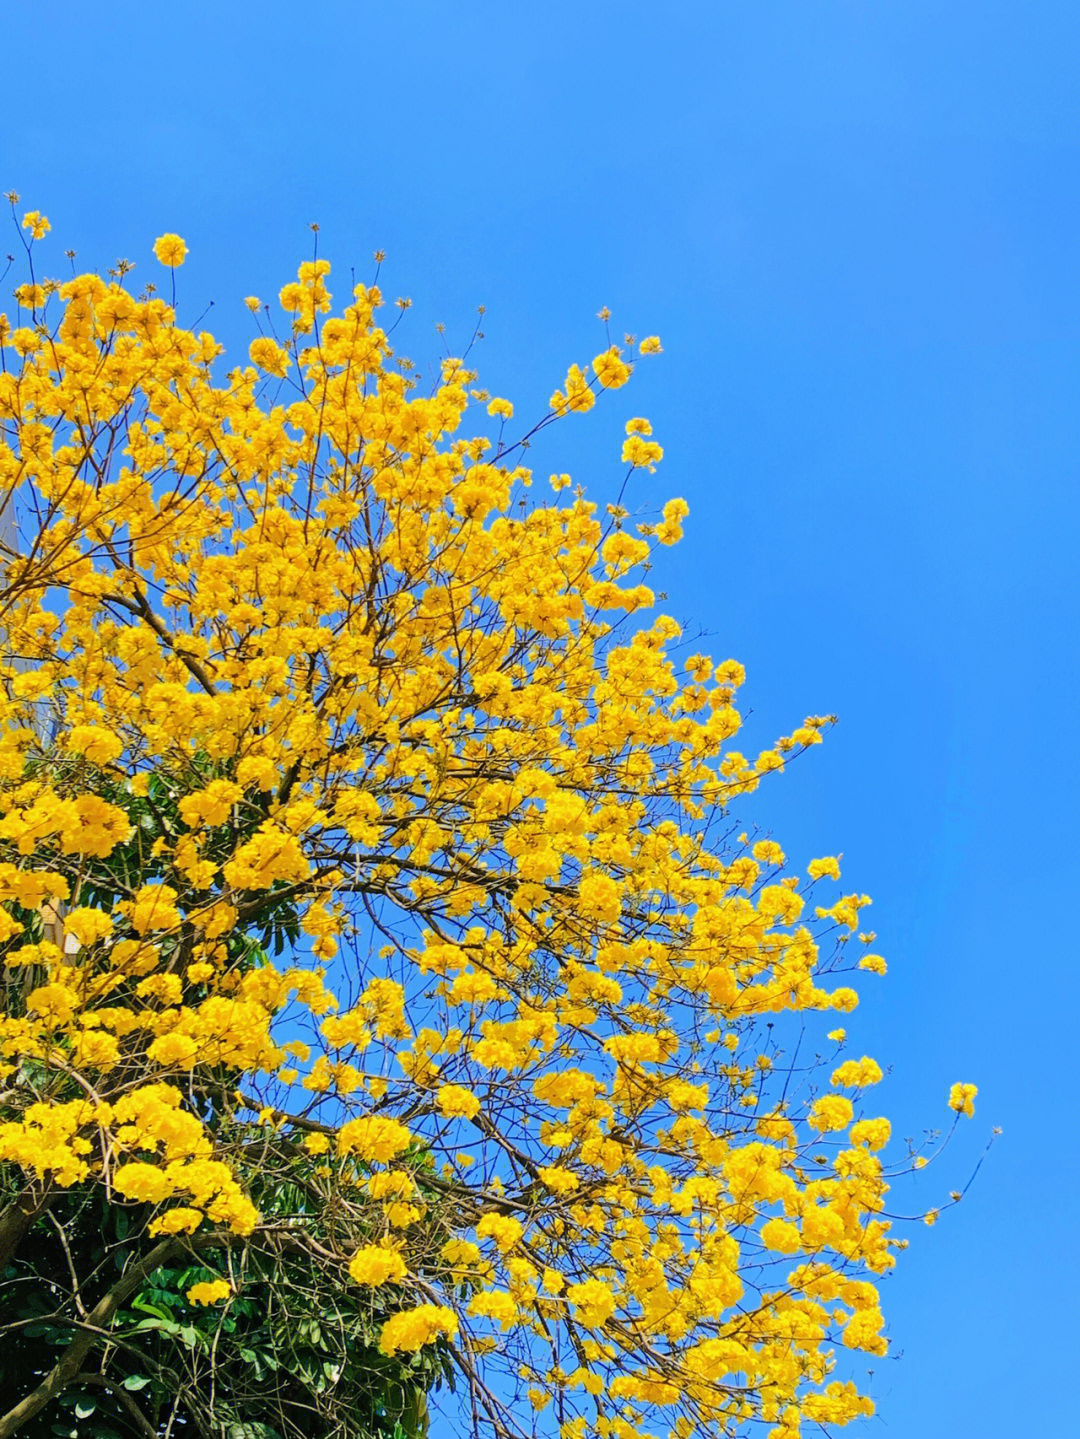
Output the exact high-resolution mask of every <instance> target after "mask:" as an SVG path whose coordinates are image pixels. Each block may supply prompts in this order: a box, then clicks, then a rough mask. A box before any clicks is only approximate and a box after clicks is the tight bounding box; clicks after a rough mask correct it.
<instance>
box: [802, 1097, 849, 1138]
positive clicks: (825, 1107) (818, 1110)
mask: <svg viewBox="0 0 1080 1439" xmlns="http://www.w3.org/2000/svg"><path fill="white" fill-rule="evenodd" d="M854 1112H855V1111H854V1109H853V1107H852V1103H851V1100H850V1099H848V1098H847V1097H846V1096H845V1095H843V1094H823V1095H822V1096H821V1098H820V1099H819V1100H818V1101H817V1103H816V1104H815V1105H814V1107H813V1109H811V1111H810V1116H809V1118H808V1120H807V1123H808V1124H809V1125H810V1127H811V1129H816V1130H818V1131H819V1133H822V1134H824V1133H826V1132H827V1131H828V1130H830V1129H846V1128H847V1126H848V1125H849V1124H850V1123H851V1120H852V1116H853V1115H854Z"/></svg>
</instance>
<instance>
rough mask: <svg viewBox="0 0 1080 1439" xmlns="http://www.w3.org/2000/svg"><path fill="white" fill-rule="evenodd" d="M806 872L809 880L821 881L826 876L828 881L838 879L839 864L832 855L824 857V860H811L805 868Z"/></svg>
mask: <svg viewBox="0 0 1080 1439" xmlns="http://www.w3.org/2000/svg"><path fill="white" fill-rule="evenodd" d="M806 872H807V874H808V875H809V876H810V878H811V879H822V878H824V876H826V875H828V877H829V879H839V878H840V864H839V861H838V860H837V859H836V858H835V856H834V855H831V854H830V855H826V856H825V858H824V859H812V860H811V861H810V863H809V864H808V865H807V867H806Z"/></svg>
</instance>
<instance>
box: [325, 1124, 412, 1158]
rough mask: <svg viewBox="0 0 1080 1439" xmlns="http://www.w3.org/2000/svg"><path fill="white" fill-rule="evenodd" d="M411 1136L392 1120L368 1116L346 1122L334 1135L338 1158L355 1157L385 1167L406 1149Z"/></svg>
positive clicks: (402, 1126) (401, 1125)
mask: <svg viewBox="0 0 1080 1439" xmlns="http://www.w3.org/2000/svg"><path fill="white" fill-rule="evenodd" d="M411 1143H412V1135H411V1134H410V1133H409V1131H408V1130H407V1129H406V1128H405V1126H404V1125H403V1124H399V1123H398V1122H397V1120H396V1119H384V1118H382V1117H381V1116H379V1115H368V1116H365V1117H364V1118H362V1119H350V1120H349V1121H348V1122H347V1123H346V1124H343V1125H342V1126H341V1128H340V1130H339V1131H338V1138H337V1151H338V1154H357V1155H359V1157H360V1158H361V1159H366V1160H367V1161H368V1162H369V1163H371V1164H389V1163H390V1162H391V1160H394V1159H396V1158H397V1156H398V1155H399V1154H401V1153H403V1151H404V1150H406V1149H408V1147H409V1145H410V1144H411Z"/></svg>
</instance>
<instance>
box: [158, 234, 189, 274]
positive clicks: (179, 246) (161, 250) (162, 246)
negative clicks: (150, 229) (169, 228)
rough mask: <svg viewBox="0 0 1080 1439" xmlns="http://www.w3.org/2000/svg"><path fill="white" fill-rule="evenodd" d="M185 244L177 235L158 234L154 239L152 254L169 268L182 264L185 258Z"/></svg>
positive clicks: (186, 250)
mask: <svg viewBox="0 0 1080 1439" xmlns="http://www.w3.org/2000/svg"><path fill="white" fill-rule="evenodd" d="M187 252H188V249H187V246H186V245H185V244H184V242H183V240H181V238H180V236H179V235H159V236H158V238H157V239H156V240H155V241H154V254H155V256H156V257H157V259H158V260H159V261H160V262H161V263H162V264H163V265H168V266H169V268H170V269H175V268H176V266H177V265H182V264H183V263H184V260H185V259H186V258H187Z"/></svg>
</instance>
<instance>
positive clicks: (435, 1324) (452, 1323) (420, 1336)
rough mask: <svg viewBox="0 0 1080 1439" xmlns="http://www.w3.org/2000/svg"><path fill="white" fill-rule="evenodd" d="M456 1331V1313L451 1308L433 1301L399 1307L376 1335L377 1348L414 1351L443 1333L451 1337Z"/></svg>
mask: <svg viewBox="0 0 1080 1439" xmlns="http://www.w3.org/2000/svg"><path fill="white" fill-rule="evenodd" d="M457 1332H458V1322H457V1317H456V1315H455V1314H454V1312H453V1310H452V1309H446V1308H444V1307H443V1306H441V1305H436V1304H421V1305H419V1306H418V1307H417V1308H415V1309H405V1310H402V1312H401V1313H400V1314H394V1315H391V1317H390V1318H389V1319H388V1320H387V1321H386V1323H385V1324H384V1325H383V1327H382V1332H381V1333H380V1335H379V1349H380V1351H381V1352H382V1353H383V1354H387V1355H390V1354H397V1353H399V1352H404V1353H407V1354H411V1353H414V1352H415V1351H416V1350H417V1349H422V1348H423V1347H424V1345H425V1344H430V1343H431V1342H432V1341H433V1340H435V1339H438V1338H439V1336H440V1335H445V1336H446V1338H447V1339H455V1338H456V1337H457Z"/></svg>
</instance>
